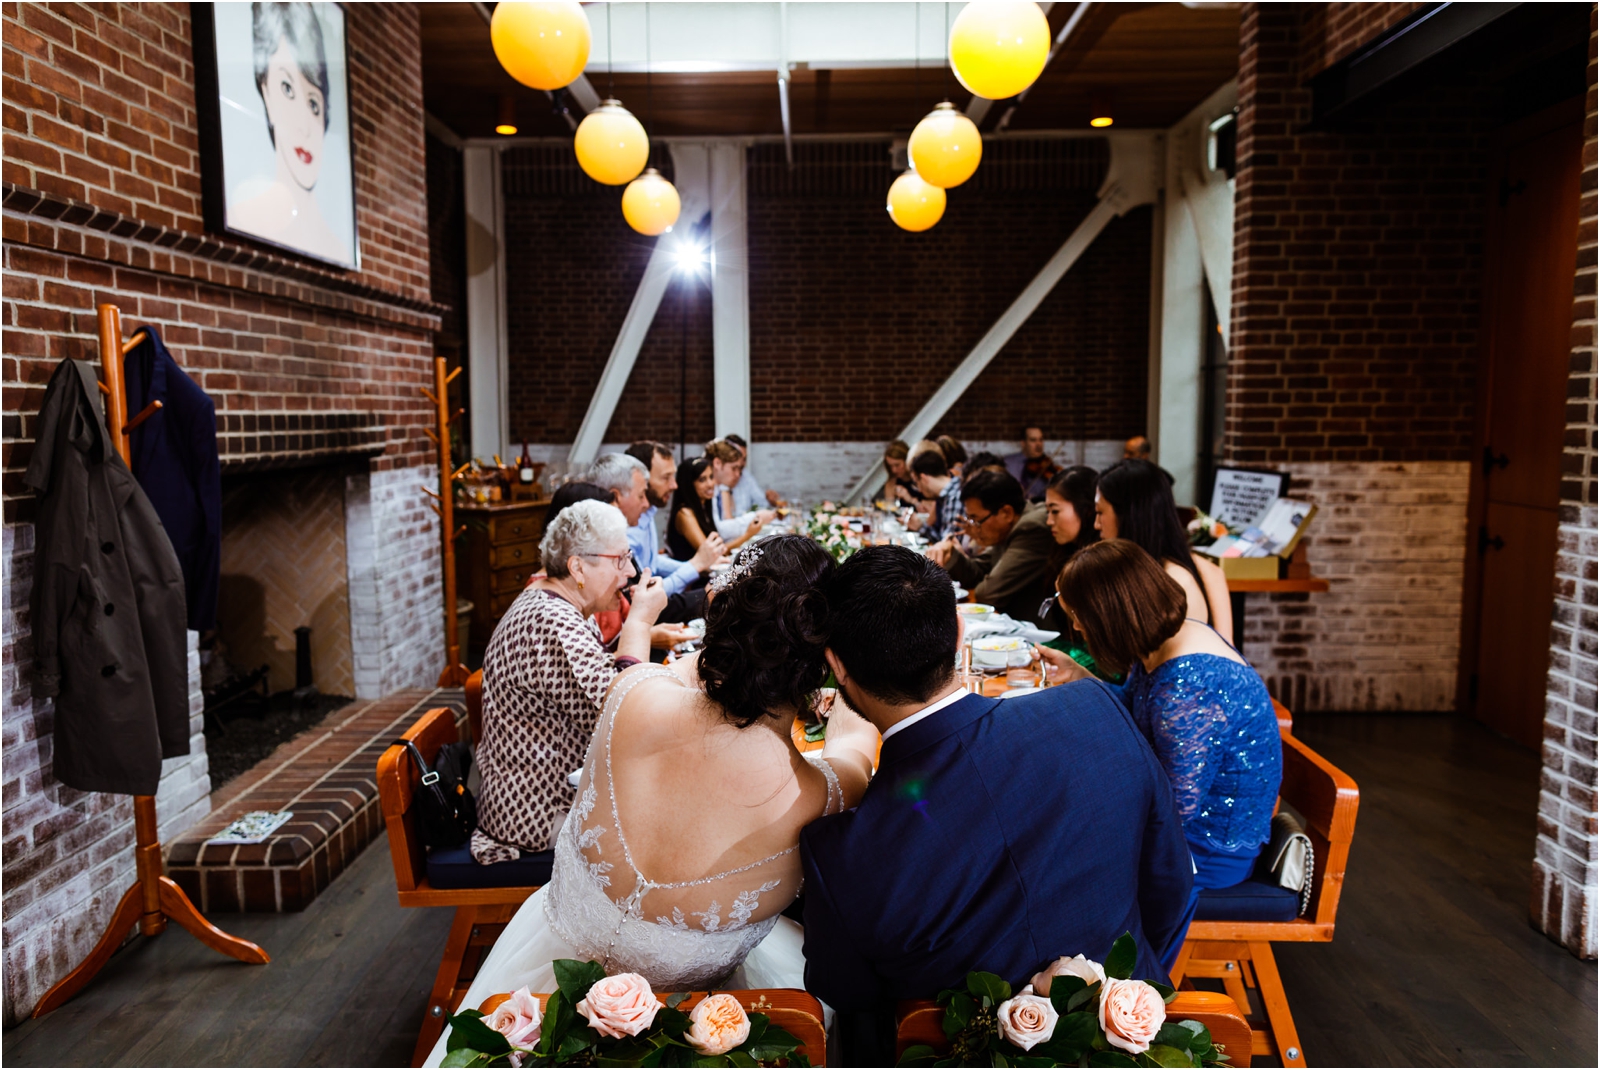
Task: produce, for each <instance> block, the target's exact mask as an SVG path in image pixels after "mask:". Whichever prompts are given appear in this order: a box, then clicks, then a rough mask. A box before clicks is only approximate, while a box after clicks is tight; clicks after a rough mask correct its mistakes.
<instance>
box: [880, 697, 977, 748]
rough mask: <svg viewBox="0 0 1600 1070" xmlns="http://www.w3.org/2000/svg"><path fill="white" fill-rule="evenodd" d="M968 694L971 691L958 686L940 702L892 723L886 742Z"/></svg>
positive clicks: (886, 734) (884, 739)
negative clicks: (902, 730)
mask: <svg viewBox="0 0 1600 1070" xmlns="http://www.w3.org/2000/svg"><path fill="white" fill-rule="evenodd" d="M968 694H969V692H967V691H966V690H965V689H964V688H957V689H956V690H954V691H952V692H950V693H949V694H948V695H946V696H945V697H944V698H942V699H940V700H939V701H938V702H935V703H934V704H933V705H931V706H924V707H923V708H922V709H920V710H918V711H917V712H916V713H913V714H912V715H911V716H910V717H907V718H906V719H905V720H903V721H896V722H895V723H894V724H892V725H890V726H889V730H888V731H887V732H885V733H884V734H883V741H884V742H885V743H887V742H889V737H891V736H893V735H894V734H895V733H896V732H898V731H900V730H901V729H902V728H910V727H911V726H912V725H914V724H916V723H917V722H918V721H921V720H923V719H925V718H928V717H932V716H933V715H934V714H936V713H938V712H939V711H940V710H942V709H944V708H945V707H946V706H951V705H954V704H955V703H957V702H960V701H961V700H962V699H964V698H966V697H967V695H968Z"/></svg>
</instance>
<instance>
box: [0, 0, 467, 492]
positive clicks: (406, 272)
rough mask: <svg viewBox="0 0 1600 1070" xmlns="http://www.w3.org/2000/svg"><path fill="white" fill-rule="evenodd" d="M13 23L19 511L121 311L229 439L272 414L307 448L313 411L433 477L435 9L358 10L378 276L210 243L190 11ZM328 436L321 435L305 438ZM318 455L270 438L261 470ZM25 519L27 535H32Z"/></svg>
mask: <svg viewBox="0 0 1600 1070" xmlns="http://www.w3.org/2000/svg"><path fill="white" fill-rule="evenodd" d="M0 10H3V22H4V31H5V46H4V56H5V79H6V80H5V87H6V92H5V104H4V122H5V157H6V159H5V172H4V174H5V181H6V183H7V186H6V191H5V195H6V196H5V206H6V213H5V222H4V226H5V269H6V278H5V292H4V306H3V319H0V322H3V325H4V328H5V337H4V344H3V363H0V379H3V382H4V385H5V399H4V410H5V439H6V443H5V462H4V464H5V494H6V496H7V497H8V498H11V497H14V496H16V495H17V494H18V493H19V487H18V477H19V476H20V471H21V469H22V468H24V467H25V466H26V464H27V461H28V457H29V454H30V450H29V442H28V440H29V439H30V437H31V434H32V427H31V418H32V414H33V413H35V412H36V411H37V409H38V405H39V401H40V399H41V398H42V396H43V385H44V383H45V382H46V381H47V380H48V378H49V376H50V373H51V371H52V370H53V369H54V366H55V364H56V362H57V361H59V360H60V359H61V358H63V357H78V358H84V359H97V356H98V355H97V349H98V346H97V344H96V341H95V335H94V331H95V316H94V307H95V306H96V305H97V304H99V303H101V302H113V303H116V304H118V305H119V306H120V307H121V309H122V313H123V318H124V322H125V324H127V326H128V329H129V332H130V333H131V330H132V327H133V326H134V325H136V324H141V323H153V324H155V325H156V326H157V327H158V328H159V329H160V330H161V332H162V336H163V338H164V339H165V340H166V341H167V343H168V345H169V346H170V348H171V349H172V351H173V355H174V357H175V358H176V359H177V361H178V362H179V363H180V364H181V365H182V366H183V367H184V368H185V369H186V370H188V371H189V372H190V374H191V375H193V376H194V378H195V379H196V380H197V381H198V382H199V383H200V385H201V386H202V387H203V388H205V390H206V391H207V392H208V393H210V394H211V395H212V397H213V398H214V400H215V401H216V403H217V411H218V415H219V424H220V425H221V426H222V428H223V429H224V430H233V431H236V432H238V433H240V434H243V433H244V432H245V431H246V429H247V428H246V424H245V422H244V421H245V419H246V418H247V417H252V418H253V417H255V416H257V415H258V414H260V413H263V412H271V413H278V414H284V415H283V416H282V419H281V421H280V420H279V419H278V418H277V417H274V421H273V422H274V423H276V424H277V426H276V427H275V428H272V429H273V430H275V431H278V432H285V431H299V430H300V428H299V427H294V426H290V425H291V424H294V423H297V422H298V419H297V414H308V415H309V414H324V415H325V416H327V415H329V414H334V413H339V414H345V415H342V416H341V417H340V419H343V420H345V421H346V422H349V421H354V422H355V423H357V424H361V425H362V426H369V425H371V424H373V423H376V424H377V425H379V426H381V427H382V428H384V429H385V430H384V431H383V432H382V433H381V434H379V435H378V437H379V439H380V442H379V448H380V452H381V453H382V454H383V456H382V457H381V458H380V459H379V460H378V461H377V462H376V466H377V467H379V468H389V467H403V466H409V465H413V464H417V463H423V462H426V461H427V460H428V459H429V451H428V445H429V444H428V442H427V440H426V439H425V438H424V437H423V436H422V434H421V427H422V426H423V424H424V422H425V421H426V419H427V405H426V402H425V401H423V400H422V398H421V397H420V395H419V394H417V392H416V386H418V385H421V384H422V383H424V382H427V381H429V380H430V379H431V363H430V362H431V355H432V334H431V332H432V330H433V329H434V328H435V327H436V326H437V324H438V317H437V312H438V309H437V308H436V306H434V305H433V304H432V303H431V301H430V293H429V278H428V233H427V229H426V198H425V185H424V183H425V177H424V165H423V132H422V111H421V85H420V82H421V58H420V39H419V35H418V34H419V31H418V19H417V14H416V11H415V9H414V7H411V6H407V5H397V6H384V7H373V6H365V5H354V6H352V7H350V8H348V9H347V11H348V20H349V22H348V29H349V39H350V58H351V65H350V78H351V99H352V102H353V109H354V114H353V117H352V123H351V127H352V136H353V138H354V143H355V159H356V199H357V220H358V225H359V230H360V239H361V251H362V264H363V268H362V271H360V272H340V271H334V270H328V269H325V268H322V267H320V266H317V265H314V264H310V263H308V262H305V261H301V260H298V259H297V258H294V257H292V256H286V255H283V254H281V253H277V252H266V251H264V250H262V249H258V248H256V247H253V246H251V245H250V244H249V243H243V242H236V241H232V240H228V241H222V240H218V239H214V238H210V237H207V236H206V235H205V234H204V232H203V224H202V221H201V216H200V202H199V189H200V178H199V172H198V165H199V161H198V152H197V146H198V128H197V119H196V112H195V105H194V90H193V77H194V65H193V61H192V55H191V52H190V44H189V37H190V32H191V30H190V23H189V14H188V13H189V9H188V6H187V5H185V4H142V5H118V4H113V5H100V6H96V7H93V8H90V7H86V6H84V5H79V4H59V5H34V4H20V5H19V4H6V5H4V6H3V9H0ZM250 422H251V423H254V422H255V420H254V419H251V421H250ZM327 423H328V420H327V419H324V420H321V421H318V422H317V423H316V425H315V428H313V424H312V421H306V427H305V431H306V432H307V433H311V434H315V433H317V432H321V431H322V430H323V426H324V424H327ZM266 429H267V428H263V430H266ZM299 441H300V440H288V439H285V440H281V441H278V442H276V444H274V443H272V442H268V441H262V442H252V443H251V445H252V447H258V448H252V449H251V450H249V451H248V452H250V453H257V452H266V450H267V449H271V448H274V446H275V448H276V451H277V452H278V453H279V454H284V453H292V452H293V451H294V448H295V446H296V445H297V444H298V442H299ZM304 444H305V448H306V449H307V450H308V451H310V450H313V449H315V443H314V441H313V439H310V438H307V439H304ZM240 445H241V447H242V446H243V445H244V443H243V442H242V441H241V443H240ZM227 460H228V458H227V457H226V456H225V462H226V461H227ZM278 460H279V462H282V461H285V460H292V457H289V456H280V457H279V458H278ZM9 504H10V503H8V507H9ZM18 505H19V506H20V509H19V512H18V513H16V514H11V513H10V512H9V511H8V519H18V518H21V519H26V517H27V515H28V513H27V504H26V502H22V503H18Z"/></svg>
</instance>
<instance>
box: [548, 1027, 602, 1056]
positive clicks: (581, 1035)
mask: <svg viewBox="0 0 1600 1070" xmlns="http://www.w3.org/2000/svg"><path fill="white" fill-rule="evenodd" d="M592 1043H593V1041H592V1038H591V1037H590V1036H589V1030H587V1029H574V1030H572V1031H571V1032H569V1033H568V1034H567V1035H566V1036H564V1037H562V1038H561V1045H560V1047H558V1048H557V1049H556V1061H557V1062H565V1061H566V1060H567V1059H568V1058H569V1057H570V1056H573V1055H576V1054H578V1052H580V1051H583V1050H584V1049H585V1048H588V1047H590V1046H591V1045H592Z"/></svg>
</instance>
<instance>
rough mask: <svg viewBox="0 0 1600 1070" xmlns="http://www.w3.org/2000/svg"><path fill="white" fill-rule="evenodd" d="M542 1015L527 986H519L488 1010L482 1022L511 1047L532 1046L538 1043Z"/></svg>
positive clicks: (537, 1002)
mask: <svg viewBox="0 0 1600 1070" xmlns="http://www.w3.org/2000/svg"><path fill="white" fill-rule="evenodd" d="M543 1017H544V1016H543V1015H542V1014H541V1013H540V1011H539V1001H538V1000H537V999H535V998H534V996H533V994H532V993H531V992H529V991H528V990H527V988H519V989H517V990H516V991H515V992H513V993H511V995H510V996H509V997H507V998H506V1000H505V1002H504V1003H501V1004H500V1005H499V1006H498V1007H496V1008H495V1009H494V1010H492V1011H490V1012H489V1013H488V1014H487V1015H486V1016H485V1017H484V1019H483V1024H484V1025H486V1026H488V1027H489V1028H490V1029H493V1030H494V1031H495V1032H496V1033H499V1034H500V1035H501V1036H503V1037H505V1038H506V1042H507V1043H508V1044H510V1045H511V1046H512V1047H513V1048H532V1047H533V1046H534V1045H535V1044H537V1043H539V1022H540V1020H541V1019H542V1018H543ZM513 1065H516V1064H515V1063H513Z"/></svg>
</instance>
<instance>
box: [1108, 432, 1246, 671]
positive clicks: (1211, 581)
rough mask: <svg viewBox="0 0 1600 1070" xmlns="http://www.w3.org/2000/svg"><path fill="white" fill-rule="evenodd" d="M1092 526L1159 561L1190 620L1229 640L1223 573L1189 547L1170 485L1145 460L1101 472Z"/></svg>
mask: <svg viewBox="0 0 1600 1070" xmlns="http://www.w3.org/2000/svg"><path fill="white" fill-rule="evenodd" d="M1094 526H1095V527H1096V528H1097V529H1098V530H1099V532H1100V537H1101V538H1102V539H1128V540H1129V541H1131V542H1135V543H1138V544H1139V545H1140V546H1141V547H1143V548H1144V551H1145V553H1147V554H1149V555H1150V556H1151V557H1153V558H1155V559H1156V560H1157V561H1159V562H1161V565H1162V567H1163V568H1165V569H1166V570H1167V575H1169V576H1171V577H1172V578H1173V579H1174V580H1176V581H1177V583H1178V586H1180V587H1182V588H1183V593H1184V595H1185V597H1186V598H1187V600H1188V610H1187V613H1188V615H1189V616H1191V617H1194V618H1195V619H1197V620H1199V621H1200V622H1202V623H1204V624H1210V625H1211V626H1212V627H1214V628H1216V629H1217V634H1218V635H1220V636H1222V638H1223V639H1225V640H1227V641H1228V642H1230V643H1231V642H1233V638H1234V637H1233V603H1232V602H1231V601H1230V600H1229V596H1228V580H1227V577H1225V576H1224V575H1223V574H1222V569H1221V568H1219V567H1217V565H1215V564H1213V563H1212V562H1211V561H1209V560H1207V559H1206V558H1205V557H1203V556H1201V555H1200V554H1197V553H1195V552H1194V551H1193V550H1192V549H1190V547H1189V537H1188V535H1186V534H1185V533H1184V530H1183V521H1182V520H1180V519H1179V518H1178V506H1177V504H1176V503H1174V502H1173V500H1172V484H1171V483H1169V482H1168V481H1167V476H1166V473H1165V472H1163V471H1161V469H1160V468H1158V467H1157V466H1155V465H1154V464H1151V463H1150V462H1149V461H1138V460H1122V461H1118V462H1117V463H1116V464H1114V465H1112V466H1111V467H1110V468H1107V469H1106V470H1105V471H1104V472H1101V473H1100V483H1099V486H1098V487H1097V488H1096V491H1095V511H1094Z"/></svg>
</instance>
